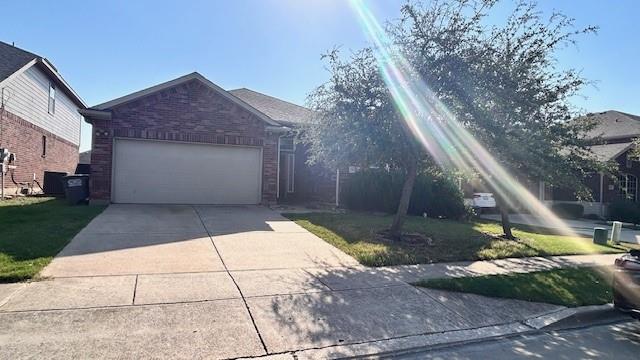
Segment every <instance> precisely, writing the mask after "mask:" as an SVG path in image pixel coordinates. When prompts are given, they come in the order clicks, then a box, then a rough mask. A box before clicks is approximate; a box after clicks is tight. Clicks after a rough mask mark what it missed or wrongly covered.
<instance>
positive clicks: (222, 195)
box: [113, 139, 262, 204]
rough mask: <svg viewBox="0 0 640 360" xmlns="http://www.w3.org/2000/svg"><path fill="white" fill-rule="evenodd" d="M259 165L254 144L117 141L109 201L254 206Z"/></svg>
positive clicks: (257, 186)
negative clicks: (111, 193)
mask: <svg viewBox="0 0 640 360" xmlns="http://www.w3.org/2000/svg"><path fill="white" fill-rule="evenodd" d="M261 169H262V153H261V150H260V149H259V148H255V147H241V146H220V145H209V144H192V143H179V142H168V141H150V140H130V139H117V140H116V142H115V147H114V184H113V194H114V195H113V201H114V202H117V203H147V204H256V203H259V202H260V174H261Z"/></svg>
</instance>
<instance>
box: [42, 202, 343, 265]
mask: <svg viewBox="0 0 640 360" xmlns="http://www.w3.org/2000/svg"><path fill="white" fill-rule="evenodd" d="M348 265H355V261H354V260H353V259H352V258H351V257H348V256H346V255H345V254H344V253H342V252H341V251H339V250H337V249H336V248H334V247H332V246H331V245H328V244H327V243H325V242H324V241H322V240H321V239H319V238H317V237H315V236H313V235H312V234H310V233H309V232H307V231H306V230H305V229H303V228H301V227H300V226H298V225H296V224H295V223H293V222H291V221H289V220H288V219H286V218H284V217H282V216H281V215H279V214H278V213H276V212H274V211H271V210H269V209H267V208H264V207H258V206H228V207H216V206H167V205H118V204H116V205H111V206H109V207H108V208H107V209H106V210H105V211H104V212H103V213H102V214H100V215H99V216H98V217H96V218H95V219H94V220H93V221H92V222H91V223H90V224H89V225H88V226H87V227H86V228H85V229H83V230H82V231H81V232H80V233H79V234H78V235H77V236H76V237H75V238H74V239H73V241H72V242H71V243H70V244H69V245H68V246H67V247H65V248H64V250H62V252H60V254H58V256H56V258H55V259H54V260H53V261H52V262H51V264H50V265H49V266H48V267H46V268H45V269H44V270H43V272H42V273H41V275H42V276H45V277H72V276H99V275H131V274H132V275H140V274H175V273H188V272H215V271H224V270H261V269H288V268H304V267H327V266H348ZM225 266H226V267H225Z"/></svg>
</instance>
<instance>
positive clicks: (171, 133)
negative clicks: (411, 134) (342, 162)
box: [82, 73, 337, 204]
mask: <svg viewBox="0 0 640 360" xmlns="http://www.w3.org/2000/svg"><path fill="white" fill-rule="evenodd" d="M82 114H83V115H84V117H85V119H86V121H87V122H89V123H90V124H92V125H93V134H92V140H93V142H92V148H91V174H92V175H91V181H90V191H91V200H92V201H94V202H114V203H156V204H273V203H276V202H286V201H297V200H300V201H310V200H316V201H325V202H334V201H335V199H336V176H337V172H336V171H331V170H327V169H324V168H321V167H318V166H315V167H311V166H308V165H307V164H306V149H305V147H304V146H301V145H297V144H295V141H294V135H295V130H296V127H298V126H299V125H300V124H302V123H304V122H307V121H309V120H310V119H311V118H312V116H313V113H312V112H311V111H310V110H309V109H306V108H304V107H301V106H298V105H295V104H292V103H289V102H286V101H283V100H280V99H276V98H273V97H271V96H268V95H265V94H261V93H258V92H255V91H252V90H248V89H237V90H230V91H226V90H224V89H222V88H220V87H219V86H217V85H215V84H214V83H212V82H211V81H209V80H208V79H206V78H205V77H204V76H202V75H200V74H199V73H192V74H188V75H185V76H182V77H179V78H177V79H174V80H171V81H168V82H165V83H162V84H159V85H156V86H152V87H150V88H148V89H144V90H141V91H138V92H135V93H132V94H129V95H126V96H123V97H120V98H117V99H114V100H111V101H108V102H106V103H103V104H100V105H96V106H93V107H91V108H89V109H87V110H84V111H82Z"/></svg>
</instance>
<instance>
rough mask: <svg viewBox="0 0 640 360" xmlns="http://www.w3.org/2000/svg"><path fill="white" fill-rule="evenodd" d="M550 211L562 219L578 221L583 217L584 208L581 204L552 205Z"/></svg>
mask: <svg viewBox="0 0 640 360" xmlns="http://www.w3.org/2000/svg"><path fill="white" fill-rule="evenodd" d="M551 210H553V212H554V213H555V214H556V215H558V216H559V217H561V218H564V219H580V218H581V217H582V215H584V206H583V205H581V204H571V203H559V204H553V206H551Z"/></svg>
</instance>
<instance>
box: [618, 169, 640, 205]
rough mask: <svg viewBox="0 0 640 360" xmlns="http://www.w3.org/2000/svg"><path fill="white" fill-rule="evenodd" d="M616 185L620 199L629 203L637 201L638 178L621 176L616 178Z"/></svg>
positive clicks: (626, 175) (627, 175)
mask: <svg viewBox="0 0 640 360" xmlns="http://www.w3.org/2000/svg"><path fill="white" fill-rule="evenodd" d="M618 183H619V186H620V193H619V194H620V197H621V198H623V199H625V200H631V201H636V200H637V199H638V178H636V177H635V176H633V175H629V174H623V175H620V176H619V177H618Z"/></svg>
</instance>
